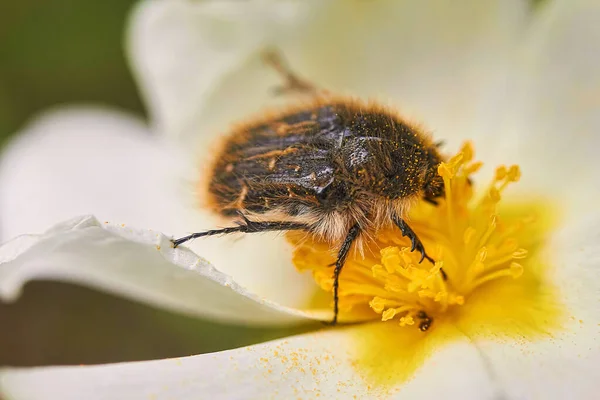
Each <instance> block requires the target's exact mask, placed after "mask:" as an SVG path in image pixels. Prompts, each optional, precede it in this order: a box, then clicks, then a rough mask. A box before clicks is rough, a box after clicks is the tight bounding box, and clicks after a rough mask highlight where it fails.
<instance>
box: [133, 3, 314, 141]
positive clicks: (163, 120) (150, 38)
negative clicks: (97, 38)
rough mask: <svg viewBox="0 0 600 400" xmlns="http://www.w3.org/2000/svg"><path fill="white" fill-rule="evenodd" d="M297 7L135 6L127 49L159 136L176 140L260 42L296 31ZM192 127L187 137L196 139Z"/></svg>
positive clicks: (299, 14)
mask: <svg viewBox="0 0 600 400" xmlns="http://www.w3.org/2000/svg"><path fill="white" fill-rule="evenodd" d="M304 8H305V5H303V4H302V3H300V2H294V1H273V0H259V1H256V0H255V1H244V2H239V1H219V2H217V1H206V2H190V1H181V0H175V1H146V2H142V3H141V4H140V5H139V6H138V7H137V8H136V9H135V10H134V13H133V14H132V18H131V21H130V27H129V32H128V41H127V42H128V50H129V56H130V61H131V65H132V68H133V69H134V71H135V72H136V75H137V79H138V80H139V83H140V85H141V88H142V91H143V92H144V94H145V98H146V101H147V103H148V107H149V109H150V112H151V114H152V118H153V119H154V122H156V123H157V125H158V128H159V131H161V132H166V133H168V134H173V135H180V134H181V133H182V129H183V126H184V125H185V124H188V123H190V118H191V116H194V117H195V116H197V115H198V111H199V110H204V108H206V107H207V102H208V100H209V95H210V94H211V92H212V91H214V89H215V88H216V87H218V86H219V85H220V84H221V83H222V81H223V80H224V79H226V78H227V76H228V75H229V74H230V73H231V72H232V70H234V69H235V68H238V67H239V66H240V65H242V64H243V63H244V62H245V61H246V59H247V58H248V57H249V55H250V54H251V53H255V52H257V51H258V50H259V49H261V48H264V46H265V44H266V43H267V38H277V37H278V36H279V35H280V34H281V32H282V31H283V30H284V28H286V27H287V28H288V29H289V28H290V27H292V26H297V24H296V22H297V20H302V19H303V16H304V12H303V9H304ZM243 90H244V89H243V88H240V91H239V92H237V93H235V94H234V96H232V97H231V98H230V99H228V100H229V101H230V102H229V103H228V104H219V107H225V108H230V109H233V108H235V107H236V98H237V97H239V95H240V94H246V95H249V93H244V92H243ZM213 107H214V105H213ZM213 109H218V107H216V108H213ZM204 116H205V117H210V114H208V113H207V114H204ZM198 121H200V122H203V121H202V119H199V120H198V119H197V120H195V121H194V123H195V124H196V130H195V132H194V134H196V135H198V134H200V135H202V134H203V133H204V131H203V130H201V129H202V128H201V126H198V125H197V122H198ZM202 126H206V124H203V125H202ZM188 133H189V132H188Z"/></svg>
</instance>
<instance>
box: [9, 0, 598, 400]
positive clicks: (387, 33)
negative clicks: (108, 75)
mask: <svg viewBox="0 0 600 400" xmlns="http://www.w3.org/2000/svg"><path fill="white" fill-rule="evenodd" d="M234 4H235V6H234ZM599 17H600V6H598V4H596V3H595V2H591V1H578V2H574V1H566V0H564V1H554V2H547V3H546V4H545V5H544V7H543V8H542V9H541V10H540V11H539V12H538V13H537V14H535V15H531V14H529V13H528V10H527V9H526V5H525V4H524V3H523V2H519V1H500V0H498V1H469V2H464V3H461V4H460V6H457V5H456V4H455V3H453V4H449V3H446V2H442V1H439V2H437V1H424V2H418V3H417V2H412V3H408V2H395V1H391V0H390V1H383V0H382V1H377V2H375V1H341V0H340V1H337V2H334V1H331V2H294V1H280V2H273V1H248V2H237V1H235V2H198V3H191V2H184V1H168V2H167V1H150V2H146V3H142V4H141V5H140V6H139V7H138V9H137V10H136V12H135V13H134V16H133V19H132V21H131V29H130V32H129V36H128V37H129V51H130V54H131V57H132V64H133V67H134V70H135V71H136V72H137V78H138V79H139V80H140V84H141V87H142V90H143V91H144V94H145V95H146V100H147V102H148V107H149V109H150V112H151V115H152V117H153V128H152V130H154V131H156V132H161V133H164V135H165V136H166V137H168V139H167V138H158V137H156V136H151V135H148V134H147V131H148V130H149V128H147V127H145V126H144V125H143V124H142V123H140V122H139V121H136V120H134V119H133V118H131V117H127V116H124V115H120V114H118V113H115V112H112V111H107V110H64V111H59V112H54V113H51V114H48V115H46V116H44V117H42V118H40V119H39V120H38V121H36V122H34V123H33V124H32V125H30V126H29V127H28V128H27V129H26V130H25V132H23V133H22V134H21V135H20V136H19V137H18V138H17V139H16V140H15V142H14V143H13V144H12V145H11V146H9V148H8V149H7V150H6V152H5V154H4V156H3V158H2V164H1V165H0V220H1V221H2V225H1V228H2V232H1V237H2V238H11V237H15V236H17V235H22V234H25V233H31V232H40V231H42V230H43V229H44V228H45V227H46V226H48V225H50V224H52V223H55V222H57V221H58V220H61V219H65V220H66V219H68V218H70V217H71V216H73V215H80V214H89V213H93V214H94V215H96V216H97V218H99V220H97V219H95V218H93V217H79V218H74V219H69V220H68V221H67V222H64V223H62V224H59V225H57V226H55V227H54V228H52V229H51V230H50V231H47V232H45V233H43V234H36V235H24V236H19V237H17V238H16V239H13V240H11V241H9V242H7V243H6V244H5V245H4V246H3V247H2V248H1V249H0V260H1V262H2V263H1V264H0V297H2V298H3V299H6V300H11V299H14V298H15V297H17V296H18V294H19V291H20V289H21V287H22V286H23V284H24V283H25V282H26V281H28V280H31V279H36V278H51V279H61V280H68V281H74V282H78V283H82V284H86V285H90V286H95V287H98V288H101V289H104V290H107V291H112V292H115V293H118V294H120V295H123V296H127V297H130V298H134V299H138V300H142V301H146V302H148V303H152V304H155V305H157V306H160V307H165V308H169V309H173V310H177V311H182V312H186V313H189V314H195V315H202V316H208V317H211V318H215V319H221V320H227V321H238V322H243V323H254V324H289V323H299V322H302V321H306V320H310V319H322V320H327V319H329V318H330V315H331V311H330V309H328V308H327V307H326V306H325V307H320V308H319V307H318V308H314V307H312V308H311V307H309V306H308V302H309V300H310V299H311V298H312V296H313V294H314V283H313V282H312V281H311V279H310V276H307V275H300V274H298V272H297V271H296V270H295V269H294V268H293V266H292V265H291V248H290V246H289V245H288V244H287V243H286V242H285V241H284V240H283V238H282V237H279V236H277V235H258V236H256V237H247V238H243V240H239V241H235V242H234V241H232V240H229V239H227V238H218V239H214V240H213V239H211V240H198V241H196V242H195V243H193V244H192V245H190V247H191V248H192V249H193V250H194V251H195V252H192V251H190V250H188V249H185V248H181V249H173V248H172V247H171V246H170V242H169V240H168V238H167V237H166V236H165V235H171V234H182V233H185V232H187V231H200V230H202V229H203V228H208V227H212V226H214V225H215V224H216V222H215V221H214V218H212V217H211V216H210V215H208V214H205V213H203V212H202V211H201V210H197V209H195V208H193V204H194V203H193V202H194V199H193V198H189V197H186V193H189V192H192V190H190V188H189V187H187V186H186V185H187V181H190V182H193V180H194V179H197V177H195V176H194V175H195V174H197V171H196V170H195V168H194V167H193V165H194V164H193V163H191V164H190V163H188V162H187V161H186V160H187V158H186V157H184V156H182V155H181V154H182V151H181V150H180V149H179V148H178V147H177V146H175V145H173V142H174V140H172V139H173V138H176V140H175V141H176V142H178V143H180V144H183V146H182V147H184V148H185V149H189V150H191V151H190V153H191V156H199V157H200V158H201V157H203V156H206V153H207V152H208V151H207V146H208V143H210V142H211V141H213V139H214V138H215V135H217V134H219V133H220V132H223V131H225V130H226V129H227V124H228V123H230V122H231V121H234V120H237V119H239V118H243V117H244V116H247V115H248V114H249V113H251V112H252V111H258V110H260V109H261V108H262V107H263V106H264V105H266V104H268V103H269V102H270V101H271V99H270V97H269V88H271V87H273V86H276V85H277V84H278V77H277V76H275V75H274V74H273V72H272V71H270V70H268V69H266V68H264V66H263V65H262V64H261V62H260V58H259V56H258V55H259V52H260V51H261V50H262V49H263V48H264V47H265V46H268V45H269V46H276V47H278V48H280V49H282V50H283V52H284V54H285V56H286V58H288V59H289V61H290V63H291V65H293V66H294V68H295V69H296V70H297V71H300V72H301V73H302V74H303V75H304V76H306V77H308V78H310V79H311V80H312V81H314V82H316V83H321V84H323V85H324V86H326V87H327V88H328V89H330V90H333V91H341V92H344V91H348V92H351V93H354V94H359V95H361V96H366V97H369V96H377V97H379V98H382V99H384V100H387V99H391V101H393V102H394V105H395V106H397V107H399V108H400V109H402V110H403V111H404V112H405V113H407V114H409V115H412V116H415V118H418V120H421V121H423V122H424V123H425V124H426V125H427V126H428V127H430V128H432V129H433V130H434V131H435V137H436V138H440V139H444V140H446V141H447V143H448V145H447V147H448V148H450V149H452V150H456V149H457V148H458V145H459V144H460V142H462V141H463V140H465V139H471V140H473V141H474V143H475V144H476V147H477V150H478V152H479V158H480V159H482V160H483V161H485V163H486V166H491V167H493V166H495V165H496V164H498V163H518V164H519V165H520V166H521V169H522V170H523V173H524V178H523V180H522V182H521V183H520V184H519V185H518V187H519V188H520V189H521V191H519V190H513V191H512V192H510V196H512V197H513V198H514V199H515V200H520V199H523V197H522V196H525V193H529V194H531V193H535V194H539V195H542V196H546V197H547V198H550V199H552V201H553V202H554V203H556V204H559V205H560V206H561V208H562V210H561V211H562V212H563V216H562V222H561V223H560V225H559V228H558V229H556V230H555V231H554V232H552V237H551V238H549V239H548V243H547V244H546V246H545V249H549V250H548V253H547V254H546V256H547V257H548V258H550V262H549V263H550V265H551V266H552V267H553V268H554V270H553V271H551V272H552V273H551V274H550V275H549V276H550V278H551V281H550V282H547V281H543V282H542V284H544V285H550V286H552V287H555V288H556V289H557V291H556V294H555V296H556V300H557V301H558V302H560V303H561V304H562V305H563V306H564V307H565V310H566V311H565V316H566V317H567V318H565V319H563V320H561V322H560V324H559V325H556V324H554V325H552V324H550V325H551V326H552V327H553V329H552V330H550V331H548V332H545V333H546V336H543V337H541V336H539V335H537V336H536V335H533V336H532V337H528V336H527V335H524V337H522V338H521V339H519V340H516V339H515V338H514V337H507V336H506V335H504V334H505V333H506V332H495V331H494V330H493V329H491V330H492V332H491V334H489V335H487V336H485V335H484V336H483V337H472V336H470V335H468V334H464V333H462V334H461V333H460V332H459V331H460V328H461V325H456V326H453V325H452V324H445V325H444V324H442V323H440V326H444V327H445V328H444V329H442V328H439V329H437V328H436V330H434V331H433V332H427V333H426V334H425V336H423V334H422V333H420V332H418V331H416V330H407V329H409V328H397V327H396V326H395V325H394V327H393V329H392V328H390V325H389V323H385V324H382V323H379V322H374V323H369V324H362V325H354V326H348V327H340V328H337V329H326V328H323V329H322V330H319V331H316V332H312V333H309V334H304V335H299V336H293V337H289V338H285V339H282V340H277V341H273V342H268V343H263V344H257V345H253V346H250V347H248V348H244V349H233V350H228V351H223V352H219V353H215V354H203V355H198V356H193V357H186V358H180V359H172V360H159V361H149V362H138V363H124V364H117V365H102V366H89V367H56V368H54V367H53V368H37V369H4V370H2V372H1V374H0V393H1V394H2V395H3V396H4V397H6V398H9V399H11V398H27V399H32V398H61V399H65V398H73V399H75V398H77V399H79V398H86V399H93V398H97V399H100V398H111V399H113V398H128V399H131V398H205V397H212V398H292V397H309V398H314V397H316V396H317V395H320V396H321V397H323V398H346V397H349V396H352V395H354V396H356V397H358V398H365V397H375V398H381V397H394V396H397V397H399V398H461V399H462V398H465V399H469V398H473V399H484V398H511V399H512V398H527V399H529V398H544V399H552V398H556V399H561V398H567V397H572V398H579V399H585V398H589V399H591V398H595V397H596V396H597V392H598V389H599V384H598V382H600V380H599V379H600V372H599V370H598V368H597V367H596V365H597V363H598V361H599V359H600V342H599V335H598V331H599V329H598V327H599V326H600V325H599V323H600V311H599V310H600V309H599V307H598V301H599V300H600V290H599V284H598V283H597V282H598V279H599V278H600V276H599V272H598V271H599V269H598V267H599V264H600V246H599V244H598V243H600V212H599V209H598V208H597V206H596V205H595V203H596V199H597V198H598V194H599V191H600V179H599V177H600V171H599V168H598V166H597V164H596V163H595V158H596V151H597V150H596V149H597V148H598V146H599V145H600V140H599V134H598V133H597V132H596V129H600V118H599V117H598V115H600V114H599V113H598V112H597V110H598V102H599V101H598V99H599V98H600V97H599V96H598V91H599V90H600V74H599V73H598V68H599V67H600V52H599V51H598V47H599V46H600V45H599V43H600V28H598V24H597V23H596V21H597V19H598V18H599ZM515 49H517V51H515ZM194 161H197V160H194ZM200 162H201V160H200ZM190 165H192V166H190ZM489 172H490V171H489V170H488V171H487V173H489ZM485 173H486V171H483V172H482V173H481V174H482V175H485ZM511 190H512V188H511ZM520 196H521V197H520ZM105 221H111V223H108V222H105ZM139 227H145V228H152V229H153V230H149V229H143V228H139ZM196 254H200V255H202V256H203V257H206V259H207V260H210V262H211V263H212V264H210V263H209V262H208V261H206V260H204V259H203V258H201V257H199V256H197V255H196ZM212 265H214V266H215V267H213V266H212ZM491 303H493V299H491ZM509 304H510V303H509ZM496 306H497V307H499V308H502V306H503V304H497V305H496ZM510 306H511V307H515V311H518V310H517V308H516V306H515V305H514V304H510ZM374 308H375V307H374ZM508 308H509V310H508V311H511V309H510V307H508ZM534 311H535V310H533V311H532V314H531V315H532V317H531V318H530V320H527V313H525V317H524V318H525V325H528V326H532V327H533V328H538V325H544V323H545V322H544V321H539V320H537V319H536V317H534V315H537V314H535V312H534ZM507 320H508V319H507ZM504 324H505V325H507V326H511V324H510V323H508V322H507V321H504ZM518 324H524V320H523V318H522V317H520V318H515V320H514V323H513V324H512V325H518ZM544 327H545V325H544ZM398 329H404V330H403V331H399V330H398ZM515 330H516V331H517V332H521V331H520V330H519V326H516V328H515ZM534 330H535V329H534ZM399 332H403V333H399ZM457 332H458V333H457ZM469 332H470V331H469ZM496 333H497V334H498V335H497V336H498V337H496V338H494V334H496ZM415 334H419V335H421V336H418V337H417V339H415V337H416V336H414V335H415ZM395 335H397V336H395ZM509 336H510V335H509ZM424 337H425V338H429V337H431V338H435V340H433V339H431V340H429V339H427V340H425V339H422V338H424ZM407 343H412V344H413V347H410V346H407ZM427 346H432V347H431V348H428V347H427ZM400 355H402V357H401V356H400ZM407 371H408V373H410V376H406V374H407ZM415 371H416V372H415ZM413 375H414V376H413ZM406 378H410V379H408V380H407V379H406Z"/></svg>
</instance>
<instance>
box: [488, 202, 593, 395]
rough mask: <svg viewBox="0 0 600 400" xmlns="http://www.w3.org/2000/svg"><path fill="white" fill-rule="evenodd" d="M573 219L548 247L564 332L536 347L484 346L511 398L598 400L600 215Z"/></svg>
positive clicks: (514, 344) (506, 343)
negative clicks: (564, 310)
mask: <svg viewBox="0 0 600 400" xmlns="http://www.w3.org/2000/svg"><path fill="white" fill-rule="evenodd" d="M598 214H599V213H598V212H596V214H595V216H594V217H593V218H592V219H591V220H589V219H588V218H587V217H586V218H583V219H582V220H580V221H573V222H570V223H569V224H568V226H566V227H565V228H563V229H562V230H561V231H560V232H558V234H557V235H556V237H555V238H554V240H553V241H552V243H551V244H550V246H549V249H550V252H551V254H552V255H553V257H552V258H551V259H550V262H551V263H552V264H553V265H554V266H555V268H554V271H555V277H554V279H553V283H554V284H555V285H556V286H557V287H558V288H559V290H560V298H559V299H558V300H559V301H564V302H565V303H566V304H565V305H566V307H567V315H566V318H565V322H564V325H563V326H561V330H559V331H557V332H552V337H551V338H549V339H547V340H542V341H539V342H535V343H530V342H528V341H504V342H503V343H501V344H500V345H499V344H497V343H493V342H491V341H486V342H482V343H481V350H482V352H483V353H484V354H485V355H486V357H487V361H488V364H489V365H490V366H491V368H492V370H493V371H494V373H495V375H496V376H497V380H498V383H499V384H500V385H501V386H502V387H503V388H504V389H505V392H506V397H507V398H510V399H513V398H514V399H548V400H551V399H556V400H561V399H567V398H573V399H596V398H597V397H598V389H599V388H600V383H599V382H600V369H598V365H599V363H600V341H599V340H598V339H599V338H600V334H599V327H600V307H598V305H599V304H600V290H599V289H598V282H600V268H599V266H600V217H598Z"/></svg>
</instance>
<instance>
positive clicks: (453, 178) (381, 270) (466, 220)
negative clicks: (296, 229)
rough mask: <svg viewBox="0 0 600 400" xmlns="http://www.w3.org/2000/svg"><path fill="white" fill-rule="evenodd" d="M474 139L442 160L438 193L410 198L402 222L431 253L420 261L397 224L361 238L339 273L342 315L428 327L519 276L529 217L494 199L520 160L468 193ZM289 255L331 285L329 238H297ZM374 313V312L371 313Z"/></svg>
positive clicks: (473, 164)
mask: <svg viewBox="0 0 600 400" xmlns="http://www.w3.org/2000/svg"><path fill="white" fill-rule="evenodd" d="M473 155H474V151H473V146H472V144H471V143H466V144H465V145H463V147H462V148H461V150H460V151H459V153H458V154H456V155H455V156H454V157H452V158H451V159H450V160H449V161H448V162H445V163H442V164H441V165H440V166H439V168H438V173H439V174H440V176H442V178H443V179H444V185H445V196H444V198H443V199H441V200H440V201H439V204H438V205H432V204H428V203H425V202H419V203H418V204H415V205H414V206H413V207H412V208H411V210H410V213H409V218H407V221H408V224H409V225H410V226H411V228H412V229H413V230H414V231H415V233H416V234H417V236H418V237H419V238H420V239H421V241H422V242H423V244H424V246H425V249H426V250H427V252H428V254H429V255H430V256H431V257H432V258H433V259H434V260H436V262H435V264H434V265H433V264H431V263H430V262H428V261H427V260H424V261H423V262H422V263H419V260H420V258H421V255H420V254H419V253H418V252H411V251H410V241H409V240H408V239H407V238H405V237H402V236H401V233H400V231H399V230H398V229H397V228H388V229H384V230H382V231H380V232H378V233H377V236H376V238H374V240H373V241H369V242H367V243H365V246H364V256H361V255H359V254H355V255H354V256H352V257H349V258H348V260H347V261H346V264H345V265H344V268H343V270H342V273H341V276H340V286H339V287H340V289H339V305H340V312H341V316H342V317H343V315H344V314H349V313H359V314H361V315H362V316H363V318H365V319H369V318H372V319H375V318H380V319H381V321H397V323H398V324H399V325H400V326H414V327H417V328H419V329H420V330H422V331H425V330H427V329H429V327H430V326H431V324H432V323H434V321H435V319H436V318H438V317H439V316H441V315H442V314H446V313H449V312H453V311H455V310H457V309H458V310H459V309H460V308H461V307H463V306H464V305H465V304H466V303H467V302H468V301H469V298H470V297H471V295H472V294H473V293H475V292H476V291H478V290H479V289H480V288H483V287H485V286H486V285H490V284H493V283H494V282H497V283H501V282H503V281H506V280H514V279H519V278H520V277H521V275H522V274H523V271H524V268H523V266H522V264H521V260H523V259H524V258H526V257H527V254H528V251H527V249H525V248H523V247H522V246H521V244H520V243H521V242H522V243H527V242H528V241H527V240H522V239H523V237H524V235H527V233H525V232H526V229H524V227H525V226H527V225H528V224H532V223H533V222H534V221H535V218H533V217H530V216H525V217H524V216H514V215H510V213H508V214H509V215H506V216H504V215H502V213H501V212H500V209H501V208H500V207H499V205H500V202H501V200H502V196H503V193H504V191H505V189H506V188H507V186H508V185H509V184H510V183H513V182H517V181H518V180H519V178H520V170H519V167H518V166H516V165H513V166H511V167H509V168H507V167H505V166H500V167H498V168H497V169H496V173H495V176H494V178H493V180H492V182H491V183H490V184H489V187H487V189H486V190H485V191H484V192H483V195H482V196H480V197H476V196H475V195H474V190H473V189H474V188H473V183H472V182H473V181H472V179H471V175H473V174H474V173H475V172H477V171H478V170H479V169H480V168H481V166H482V163H481V162H476V161H473ZM290 240H291V241H292V242H293V243H294V244H296V245H297V248H296V250H295V253H294V263H295V265H296V266H297V268H298V269H299V270H310V271H312V273H313V276H314V278H315V280H316V281H317V283H318V284H319V286H320V287H321V288H323V289H324V290H326V291H328V292H330V293H331V292H332V285H333V278H332V273H333V271H332V268H331V266H330V265H331V264H332V262H333V261H334V256H335V254H332V253H331V251H330V249H329V248H328V247H329V246H328V244H327V243H324V242H318V241H317V240H316V239H313V238H309V239H306V238H304V239H303V240H300V239H299V238H295V237H293V236H290ZM378 315H379V316H378Z"/></svg>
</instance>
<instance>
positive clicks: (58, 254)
mask: <svg viewBox="0 0 600 400" xmlns="http://www.w3.org/2000/svg"><path fill="white" fill-rule="evenodd" d="M33 279H53V280H61V281H67V282H73V283H78V284H83V285H86V286H90V287H94V288H97V289H101V290H105V291H107V292H112V293H115V294H118V295H121V296H124V297H127V298H130V299H134V300H139V301H143V302H146V303H149V304H152V305H155V306H157V307H162V308H166V309H169V310H173V311H178V312H182V313H186V314H190V315H198V316H204V317H211V318H215V319H220V320H224V321H237V322H241V323H253V324H270V325H278V324H287V323H291V322H300V321H302V320H305V319H306V318H307V315H306V314H303V313H301V312H300V311H295V310H291V309H287V308H285V307H281V306H279V305H277V304H275V303H273V302H272V301H270V300H265V299H260V298H259V297H257V296H256V295H254V294H252V293H249V292H248V291H247V290H246V289H244V288H242V287H240V285H238V284H237V283H236V282H235V281H233V280H232V279H231V278H230V277H229V276H227V275H225V274H223V273H221V272H219V271H217V270H216V269H214V267H213V266H212V265H211V264H210V263H208V261H206V260H204V259H202V258H200V257H198V256H197V255H195V254H194V253H192V252H190V251H189V250H186V249H174V248H173V247H172V245H171V242H170V240H169V239H168V238H167V237H165V236H164V235H162V234H161V233H159V232H156V231H152V230H142V229H134V228H129V227H128V226H126V225H123V224H121V225H113V224H109V223H100V222H98V221H97V220H96V219H95V218H94V217H79V218H74V219H71V220H69V221H66V222H64V223H61V224H59V225H57V226H55V227H53V228H52V229H50V230H49V231H48V232H47V233H45V234H43V235H36V236H34V235H29V236H23V237H17V238H15V239H13V241H11V242H8V243H7V244H5V245H4V246H2V247H0V297H1V298H2V299H3V300H5V301H9V300H15V299H16V298H17V297H18V296H19V294H20V292H21V289H22V287H23V285H24V284H25V283H27V281H30V280H33ZM322 317H323V318H324V319H326V318H328V316H322Z"/></svg>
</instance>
